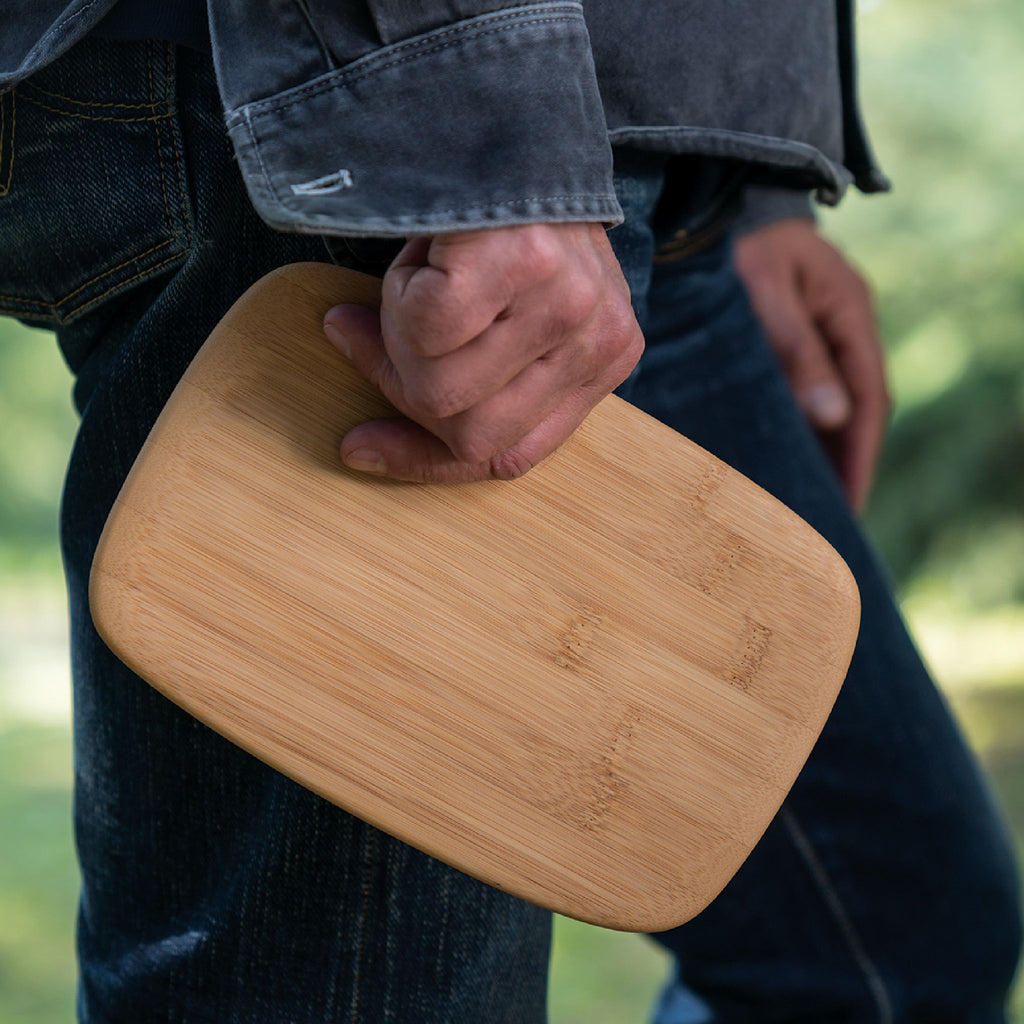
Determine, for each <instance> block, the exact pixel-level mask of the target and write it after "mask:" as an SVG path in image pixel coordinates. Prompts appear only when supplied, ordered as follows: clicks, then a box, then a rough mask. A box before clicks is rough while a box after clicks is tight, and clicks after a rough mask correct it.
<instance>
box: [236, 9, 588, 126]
mask: <svg viewBox="0 0 1024 1024" xmlns="http://www.w3.org/2000/svg"><path fill="white" fill-rule="evenodd" d="M564 10H566V11H569V10H573V11H574V13H573V15H572V16H571V17H570V16H568V14H566V15H563V16H558V17H556V16H551V17H546V18H531V19H529V20H522V19H523V15H522V14H521V13H520V14H514V15H500V16H498V17H496V18H494V19H489V20H488V24H490V23H491V21H512V22H514V24H511V25H498V26H497V27H495V28H479V29H476V30H473V29H468V28H459V29H447V30H446V31H444V32H441V33H438V34H437V38H438V39H441V38H444V37H445V36H449V35H455V36H456V37H457V38H456V39H455V40H453V41H451V42H447V43H440V44H439V45H436V46H431V47H430V48H429V49H419V47H422V46H423V45H424V44H423V42H422V40H420V41H415V42H409V43H400V44H398V45H397V46H395V47H394V48H393V52H394V53H395V54H396V57H395V58H394V59H391V60H385V59H384V58H382V57H378V56H374V57H370V58H363V59H361V60H359V61H356V62H355V63H356V65H359V64H362V63H363V62H364V61H370V62H372V64H371V66H369V67H366V68H361V67H358V66H356V67H353V68H352V70H351V71H342V72H340V73H338V72H336V73H334V74H332V75H331V81H330V82H325V83H322V84H320V85H316V84H311V85H308V86H305V87H304V88H302V89H300V90H299V91H298V92H295V93H293V94H290V95H288V96H286V97H282V98H281V99H276V98H272V99H268V100H262V101H260V102H257V103H249V104H246V105H245V106H244V107H243V108H240V110H244V112H245V116H246V117H249V112H250V111H256V114H257V116H260V115H261V114H264V113H271V112H274V111H281V110H286V109H287V108H288V107H293V106H295V105H297V104H299V103H302V102H304V101H305V100H307V99H310V98H315V97H317V96H322V95H326V94H327V93H329V92H334V91H336V90H337V89H345V88H348V87H349V86H350V85H352V84H354V83H356V82H359V81H362V80H363V79H364V78H370V77H372V76H373V75H376V74H379V73H380V72H382V71H388V70H390V69H391V68H394V67H398V66H399V65H400V64H406V63H408V62H410V61H414V60H418V59H419V58H420V57H427V56H431V55H433V54H435V53H440V52H441V51H442V50H449V49H451V48H452V47H454V46H457V45H459V43H460V42H463V41H475V40H477V39H480V38H482V37H483V36H488V35H498V34H500V33H503V32H510V31H513V30H517V29H519V28H523V27H528V26H532V25H548V24H577V23H578V22H579V21H580V17H579V15H578V14H577V13H575V8H564ZM412 48H417V52H415V53H412V54H409V55H408V56H405V57H398V56H397V53H399V52H401V51H402V50H408V49H412ZM237 113H238V111H236V112H235V116H237Z"/></svg>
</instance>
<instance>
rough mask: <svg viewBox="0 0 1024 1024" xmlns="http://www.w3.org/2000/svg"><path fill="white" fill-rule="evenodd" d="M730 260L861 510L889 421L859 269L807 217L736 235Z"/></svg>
mask: <svg viewBox="0 0 1024 1024" xmlns="http://www.w3.org/2000/svg"><path fill="white" fill-rule="evenodd" d="M736 266H737V270H738V271H739V273H740V276H741V277H742V278H743V280H744V282H745V284H746V285H747V288H748V290H749V292H750V296H751V301H752V304H753V306H754V310H755V312H756V313H757V315H758V317H759V319H760V320H761V322H762V324H763V325H764V327H765V331H766V333H767V335H768V337H769V340H770V341H771V343H772V346H773V348H774V349H775V351H776V353H777V355H778V357H779V360H780V363H781V364H782V368H783V371H784V372H785V374H786V377H787V379H788V380H789V383H790V386H791V387H792V389H793V392H794V396H795V397H796V400H797V402H798V404H799V405H800V407H801V409H802V410H803V411H804V413H805V414H806V416H807V418H808V420H809V422H810V423H811V424H812V426H813V427H814V428H815V429H816V430H817V431H818V432H819V435H820V436H821V437H822V440H823V443H824V445H825V448H826V451H827V452H828V454H829V456H830V458H831V460H832V462H833V465H834V466H835V469H836V471H837V473H838V474H839V477H840V480H841V482H842V484H843V487H844V490H845V491H846V494H847V497H848V499H849V501H850V504H851V506H852V507H853V508H855V509H857V510H860V509H862V508H863V507H864V505H865V503H866V501H867V497H868V494H869V492H870V488H871V484H872V482H873V480H874V475H875V470H876V467H877V463H878V458H879V455H880V452H881V448H882V443H883V440H884V437H885V431H886V428H887V425H888V418H889V409H890V401H889V393H888V388H887V384H886V377H885V365H884V359H883V354H882V346H881V342H880V339H879V336H878V331H877V327H876V321H875V315H874V309H873V304H872V301H871V294H870V291H869V289H868V287H867V285H866V283H865V282H864V280H863V279H862V278H861V276H860V275H859V274H858V273H857V272H856V271H855V270H854V269H853V268H852V267H851V266H850V265H849V264H848V263H847V262H846V260H845V259H843V257H842V256H841V254H840V253H839V252H838V251H837V250H836V249H834V248H833V247H832V246H831V245H830V244H829V243H828V242H826V241H825V240H824V239H823V238H822V237H821V236H820V235H819V234H818V233H817V231H816V230H815V227H814V225H813V222H811V221H806V220H796V221H781V222H779V223H777V224H773V225H771V226H769V227H767V228H763V229H761V230H759V231H755V232H753V233H751V234H750V235H748V236H746V237H745V238H743V239H741V240H740V242H739V243H738V245H737V250H736Z"/></svg>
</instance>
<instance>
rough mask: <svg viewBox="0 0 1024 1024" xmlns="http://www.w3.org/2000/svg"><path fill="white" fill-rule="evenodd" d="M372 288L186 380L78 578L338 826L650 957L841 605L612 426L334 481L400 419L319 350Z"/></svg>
mask: <svg viewBox="0 0 1024 1024" xmlns="http://www.w3.org/2000/svg"><path fill="white" fill-rule="evenodd" d="M339 301H351V302H360V303H363V304H367V305H370V304H374V303H376V302H377V301H379V292H378V283H377V282H376V281H374V280H373V279H372V278H367V277H363V276H362V275H355V274H352V273H351V272H347V271H342V270H339V269H338V268H335V267H331V266H327V265H320V264H300V265H295V266H292V267H288V268H285V269H283V270H280V271H278V272H276V273H275V274H272V275H270V276H269V277H267V278H265V279H264V280H263V281H261V282H259V283H258V284H257V285H256V286H254V287H253V288H252V289H251V290H250V291H249V292H248V293H247V294H246V295H245V296H243V298H242V299H241V300H239V302H238V304H237V305H236V306H235V307H234V308H233V309H232V311H231V312H230V313H229V314H228V316H227V317H226V318H225V320H224V321H223V322H222V323H221V325H220V326H219V327H218V328H217V330H216V331H215V332H214V334H213V335H212V336H211V338H210V339H209V341H208V342H207V344H206V345H205V346H204V348H203V349H202V351H201V352H200V353H199V355H198V356H197V358H196V359H195V361H194V363H193V364H192V366H191V367H190V368H189V370H188V372H187V374H186V375H185V377H184V378H183V380H182V381H181V383H180V385H179V387H178V388H177V390H176V391H175V393H174V395H173V397H172V399H171V401H170V403H169V404H168V406H167V408H166V409H165V411H164V413H163V414H162V416H161V418H160V420H159V422H158V423H157V425H156V427H155V428H154V430H153V433H152V435H151V437H150V439H149V441H148V442H147V444H146V446H145V448H144V450H143V452H142V454H141V455H140V457H139V459H138V461H137V463H136V465H135V468H134V469H133V471H132V473H131V475H130V477H129V479H128V481H127V483H126V484H125V487H124V489H123V491H122V494H121V496H120V498H119V500H118V503H117V506H116V507H115V509H114V511H113V513H112V514H111V517H110V519H109V521H108V523H107V527H106V530H105V532H104V535H103V539H102V541H101V545H100V549H99V553H98V554H97V557H96V561H95V564H94V567H93V574H92V582H91V588H92V589H91V601H92V608H93V614H94V617H95V620H96V624H97V626H98V628H99V630H100V632H101V633H102V635H103V636H104V638H105V639H106V641H107V643H108V644H109V645H110V646H111V648H112V649H113V650H114V651H115V653H117V655H118V656H119V657H120V658H121V659H122V660H123V661H125V662H126V663H127V664H128V665H129V666H130V667H131V668H132V669H134V670H135V671H136V672H137V673H138V674H139V675H141V676H142V677H143V678H145V679H147V680H148V681H149V682H150V683H151V684H152V685H154V686H155V687H157V688H158V689H159V690H161V691H162V692H163V693H164V694H166V695H167V696H168V697H170V698H171V699H172V700H174V701H176V702H178V703H179V704H180V705H181V706H183V707H184V708H186V709H187V710H188V711H189V712H191V713H192V714H194V715H195V716H196V717H198V718H200V719H202V720H203V721H205V722H206V723H208V724H209V725H211V726H212V727H213V728H214V729H216V730H218V731H219V732H221V733H222V734H223V735H225V736H227V737H228V738H229V739H231V740H233V741H234V742H236V743H238V744H240V745H241V746H242V747H244V748H246V749H248V750H249V751H251V752H252V753H254V754H255V755H256V756H258V757H260V758H262V759H264V760H265V761H267V762H268V763H270V764H271V765H273V766H275V767H276V768H278V769H279V770H281V771H282V772H285V773H286V774H288V775H289V776H291V777H293V778H295V779H296V780H298V781H299V782H301V783H302V784H304V785H306V786H308V787H310V788H311V789H313V790H314V791H316V792H318V793H320V794H322V795H323V796H324V797H326V798H327V799H329V800H332V801H334V802H336V803H338V804H339V805H341V806H342V807H344V808H346V809H347V810H349V811H351V812H352V813H354V814H356V815H359V816H360V817H362V818H365V819H366V820H368V821H370V822H372V823H373V824H375V825H377V826H379V827H380V828H382V829H385V830H386V831H388V832H391V833H393V834H394V835H397V836H399V837H400V838H402V839H404V840H406V841H407V842H409V843H411V844H413V845H415V846H417V847H419V848H420V849H423V850H425V851H427V852H428V853H431V854H433V855H435V856H437V857H439V858H441V859H443V860H446V861H448V862H449V863H451V864H454V865H455V866H457V867H459V868H461V869H462V870H464V871H466V872H468V873H470V874H472V875H475V876H477V877H478V878H481V879H483V880H484V881H486V882H489V883H490V884H492V885H495V886H498V887H500V888H503V889H506V890H508V891H510V892H513V893H515V894H517V895H519V896H521V897H523V898H525V899H528V900H531V901H533V902H536V903H539V904H542V905H544V906H547V907H549V908H551V909H553V910H555V911H557V912H559V913H562V914H566V915H569V916H572V917H577V918H580V919H582V920H586V921H591V922H594V923H597V924H602V925H606V926H608V927H613V928H619V929H625V930H637V931H649V930H660V929H664V928H668V927H671V926H674V925H677V924H680V923H682V922H683V921H685V920H688V919H689V918H690V917H692V916H693V915H694V914H696V913H698V912H699V911H700V910H701V909H702V908H703V907H704V906H706V905H707V903H708V902H709V901H710V900H711V899H712V898H713V897H714V896H715V895H716V894H717V893H718V892H719V891H720V890H721V888H722V887H723V886H724V884H725V883H726V882H727V881H728V879H729V878H730V877H731V876H732V874H733V873H734V872H735V871H736V869H737V868H738V867H739V865H740V864H741V863H742V861H743V860H744V859H745V857H746V856H747V854H748V853H749V851H750V849H751V848H752V847H753V845H754V843H755V842H756V841H757V839H758V838H759V836H760V835H761V833H762V832H763V830H764V829H765V827H766V826H767V824H768V822H769V821H770V819H771V817H772V816H773V814H774V813H775V811H776V809H777V808H778V806H779V804H780V803H781V801H782V799H783V797H784V795H785V793H786V791H787V789H788V788H789V786H790V785H791V784H792V781H793V779H794V778H795V776H796V774H797V772H798V771H799V769H800V767H801V765H802V764H803V762H804V760H805V758H806V756H807V754H808V752H809V751H810V748H811V746H812V744H813V743H814V740H815V738H816V737H817V735H818V732H819V730H820V729H821V727H822V725H823V723H824V721H825V718H826V716H827V714H828V712H829V710H830V708H831V706H832V703H833V701H834V699H835V696H836V693H837V691H838V689H839V686H840V684H841V681H842V679H843V676H844V674H845V671H846V668H847V665H848V662H849V658H850V656H851V653H852V650H853V643H854V639H855V636H856V631H857V621H858V615H859V604H858V598H857V593H856V589H855V587H854V584H853V581H852V579H851V577H850V574H849V572H848V570H847V568H846V566H845V565H844V564H843V562H842V561H841V560H840V559H839V557H838V556H837V555H836V554H835V552H834V551H833V550H832V549H831V548H830V547H829V546H828V545H827V544H826V543H825V542H824V541H823V540H822V539H821V538H820V537H819V536H818V535H817V534H816V533H815V532H814V531H813V530H811V529H810V527H808V526H807V525H806V524H805V523H803V522H802V521H801V520H799V519H798V518H797V517H796V516H795V515H793V514H792V513H791V512H790V511H788V510H787V509H785V508H784V507H783V506H782V505H780V504H779V503H778V502H776V501H775V500H774V499H772V498H770V497H769V496H768V495H766V494H765V493H764V492H762V491H761V490H759V489H758V488H757V487H755V486H754V485H753V484H752V483H750V482H749V481H748V480H746V479H745V478H743V477H742V476H740V475H739V474H737V473H735V472H734V471H732V470H731V469H729V468H728V467H727V466H725V465H724V464H722V463H721V462H718V461H717V460H715V459H714V458H713V457H712V456H710V455H709V454H707V453H706V452H704V451H703V450H702V449H700V448H698V447H696V446H695V445H693V444H692V443H690V442H689V441H687V440H686V439H684V438H682V437H680V436H679V435H677V434H675V433H674V432H673V431H671V430H669V429H668V428H666V427H664V426H663V425H662V424H660V423H658V422H656V421H654V420H652V419H650V418H649V417H647V416H645V415H644V414H642V413H640V412H639V411H637V410H636V409H633V408H632V407H630V406H628V405H626V404H625V403H623V402H621V401H620V400H619V399H617V398H614V397H612V398H608V399H606V400H605V401H604V402H603V403H601V405H600V406H599V407H598V408H597V409H596V410H595V411H594V413H593V414H592V415H591V416H590V418H589V419H588V420H587V421H586V423H585V424H584V425H583V427H582V428H581V429H580V430H579V431H578V432H577V433H576V435H575V436H574V437H573V438H572V439H571V440H570V441H569V443H567V444H566V445H565V446H564V447H563V448H562V449H561V450H560V451H559V452H557V453H556V454H555V455H553V456H552V457H551V458H550V459H548V460H547V461H545V462H544V463H542V464H541V465H540V466H538V467H536V468H535V469H534V470H533V471H532V472H531V473H529V474H528V475H527V476H526V477H524V478H523V479H521V480H518V481H514V482H487V483H480V484H469V485H461V486H426V485H416V484H401V483H392V482H387V481H382V480H379V479H374V478H370V477H365V476H361V475H359V474H356V473H353V472H351V471H349V470H348V469H346V468H345V467H344V466H343V465H342V464H341V462H340V460H339V458H338V455H337V451H338V444H339V441H340V439H341V437H342V435H343V434H344V433H345V431H346V430H347V429H348V428H349V427H351V426H353V425H355V424H356V423H359V422H362V421H364V420H366V419H368V418H371V417H376V416H379V415H382V414H385V415H386V414H388V408H387V406H386V404H385V403H384V402H383V399H382V398H381V397H380V396H379V395H378V394H376V393H375V392H374V391H373V390H372V389H371V388H370V387H369V386H368V385H366V384H365V383H364V382H363V381H362V380H361V379H360V378H359V377H358V375H357V374H356V373H355V371H354V370H353V368H352V367H351V366H350V364H349V363H348V362H347V361H346V360H345V359H344V357H343V356H341V355H340V354H338V353H337V352H336V351H335V350H334V349H333V348H332V347H331V346H329V345H328V344H327V342H326V341H325V340H324V338H323V334H322V331H321V326H320V324H321V320H322V317H323V314H324V312H325V311H326V310H327V309H328V308H329V307H330V306H331V305H334V304H335V303H337V302H339Z"/></svg>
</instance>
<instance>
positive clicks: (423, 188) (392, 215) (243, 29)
mask: <svg viewBox="0 0 1024 1024" xmlns="http://www.w3.org/2000/svg"><path fill="white" fill-rule="evenodd" d="M210 17H211V30H212V38H213V47H214V59H215V62H216V66H217V75H218V80H219V83H220V88H221V94H222V97H223V99H224V103H225V109H226V118H227V127H228V132H229V135H230V137H231V141H232V143H233V144H234V147H235V152H236V154H237V157H238V162H239V165H240V167H241V171H242V174H243V176H244V178H245V182H246V185H247V187H248V190H249V192H250V195H251V196H252V199H253V202H254V203H255V206H256V208H257V210H258V211H259V213H260V215H261V216H262V217H263V218H264V219H265V220H266V221H267V222H268V223H269V224H271V225H272V226H274V227H276V228H280V229H282V230H289V231H301V232H315V233H323V234H337V235H363V236H383V237H392V236H406V235H412V234H425V233H434V232H438V231H450V230H469V229H472V228H479V227H495V226H501V225H508V224H517V223H530V222H536V221H583V220H586V221H600V222H604V223H608V224H613V223H617V222H618V221H619V220H621V211H620V209H619V205H618V202H617V201H616V199H615V193H614V188H613V185H612V160H611V149H610V146H609V143H608V136H607V129H606V124H605V118H604V111H603V108H602V105H601V100H600V95H599V93H598V87H597V79H596V75H595V72H594V65H593V58H592V54H591V50H590V40H589V36H588V34H587V29H586V24H585V22H584V19H583V10H582V7H581V5H580V4H579V3H578V2H544V3H525V4H524V3H519V4H516V5H514V6H512V5H509V4H507V3H503V2H501V0H362V2H344V3H342V2H338V0H301V2H300V0H289V2H283V0H211V3H210Z"/></svg>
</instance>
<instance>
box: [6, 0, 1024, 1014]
mask: <svg viewBox="0 0 1024 1024" xmlns="http://www.w3.org/2000/svg"><path fill="white" fill-rule="evenodd" d="M861 43H862V62H861V87H862V94H863V98H864V106H865V110H866V114H867V116H868V120H869V123H870V124H871V126H872V134H873V138H874V142H875V148H876V150H877V152H878V155H879V157H880V159H881V161H882V163H883V165H884V167H885V169H886V170H887V171H888V173H889V174H890V176H891V177H892V178H893V180H894V182H895V185H896V190H895V192H894V193H893V194H892V195H891V196H890V197H887V198H871V199H866V198H864V197H860V196H852V197H851V199H850V200H849V201H848V203H846V204H844V207H843V208H842V210H841V211H840V212H839V213H837V214H831V213H830V214H828V215H826V216H824V217H823V221H824V224H825V226H826V228H827V229H828V230H829V231H830V232H831V233H832V234H833V236H835V237H836V238H838V239H840V240H841V241H842V242H843V243H844V244H845V245H846V247H847V249H848V251H849V252H850V253H851V254H852V256H853V258H854V259H855V261H856V262H857V263H859V264H860V266H861V267H862V268H863V269H864V271H865V272H866V274H867V275H868V277H869V278H870V279H871V281H872V282H873V284H874V287H875V290H876V294H877V300H878V306H879V310H880V314H881V319H882V324H883V328H884V333H885V337H886V343H887V347H888V353H889V363H890V367H891V379H892V386H893V390H894V394H895V398H896V410H895V416H894V420H893V427H892V434H891V438H890V441H889V444H888V448H887V451H886V455H885V459H884V465H883V468H882V474H881V479H880V481H879V484H878V487H877V491H876V494H875V497H874V500H873V503H872V506H871V509H870V512H869V515H868V525H869V528H870V530H871V532H872V534H873V535H874V537H875V538H876V540H877V542H878V544H879V546H880V548H881V550H882V553H883V555H884V556H885V558H886V559H887V561H888V564H889V566H890V567H891V570H892V572H893V575H894V578H895V579H896V581H897V583H898V586H899V589H900V593H901V596H902V599H903V603H904V608H905V610H906V614H907V616H908V618H909V621H910V623H911V625H912V628H913V629H914V631H915V633H916V635H917V637H918V639H919V641H920V644H921V646H922V648H923V650H924V651H925V654H926V656H927V657H928V659H929V661H930V662H931V664H932V665H933V668H934V670H935V672H936V674H937V677H938V678H939V680H940V681H941V684H942V686H943V687H944V688H945V689H946V690H947V692H948V693H949V694H950V696H951V698H952V700H953V702H954V705H955V707H956V708H957V710H958V712H959V713H960V714H961V716H962V718H963V721H964V723H965V726H966V728H967V730H968V732H969V734H970V736H971V738H972V741H973V742H974V744H975V745H976V747H977V749H978V750H979V752H980V753H981V756H982V757H983V758H984V760H985V762H986V764H987V765H988V766H989V768H990V770H991V772H992V775H993V777H994V779H995V782H996V784H997V786H998V787H999V789H1000V791H1001V793H1002V796H1003V799H1004V801H1005V803H1006V806H1007V810H1008V812H1009V814H1010V817H1011V821H1012V822H1013V825H1014V828H1015V830H1016V833H1017V836H1018V840H1021V839H1024V472H1022V469H1024V175H1022V173H1021V166H1022V164H1024V116H1022V113H1021V110H1022V106H1024V94H1022V92H1024V90H1022V85H1024V75H1022V72H1021V71H1020V70H1019V69H1020V68H1021V67H1022V64H1024V4H1022V3H1021V0H881V2H879V0H876V2H874V3H866V4H863V6H862V16H861ZM69 386H70V382H69V378H68V375H67V372H66V370H65V369H64V367H63V365H62V363H61V361H60V359H59V357H58V355H57V353H56V349H55V346H54V345H53V342H52V339H51V338H50V336H48V335H47V334H45V333H41V332H38V331H29V330H28V329H25V328H21V327H19V326H18V325H16V324H14V323H12V322H11V321H0V1021H4V1022H11V1024H67V1022H69V1021H71V1019H72V1000H73V986H74V968H73V955H72V932H73V918H74V904H75V896H76V880H75V868H74V859H73V849H72V840H71V834H70V825H69V821H70V799H71V798H70V770H71V769H70V753H69V745H70V741H69V729H68V675H67V669H66V663H65V662H66V658H65V643H66V640H65V624H64V607H63V597H62V592H61V583H60V565H59V558H58V555H57V553H56V548H55V533H56V504H57V500H58V495H59V491H60V486H61V475H62V468H63V464H64V461H65V458H66V455H67V452H68V450H69V447H70V444H71V439H72V436H73V432H74V420H73V417H72V414H71V412H70V402H69V398H68V393H69ZM556 936H557V938H556V949H555V957H554V966H553V976H552V1017H553V1021H554V1024H631V1022H640V1021H643V1020H644V1019H645V1018H646V1013H647V1010H648V1008H649V1007H650V1004H651V1001H652V1000H653V998H654V997H655V993H656V991H657V988H658V985H659V983H660V980H661V978H662V976H663V974H664V971H665V967H666V965H665V964H664V962H663V961H662V960H661V958H660V957H659V955H658V954H657V953H656V952H655V951H654V950H653V947H652V946H651V945H650V944H649V943H647V942H646V940H644V939H642V938H640V937H636V936H623V935H618V934H614V933H610V932H603V931H600V930H597V929H591V928H586V927H584V926H581V925H577V924H574V923H570V922H559V923H558V927H557V931H556ZM1017 1012H1018V1017H1017V1020H1019V1021H1021V1022H1024V999H1021V1000H1019V1001H1018V1011H1017Z"/></svg>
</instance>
